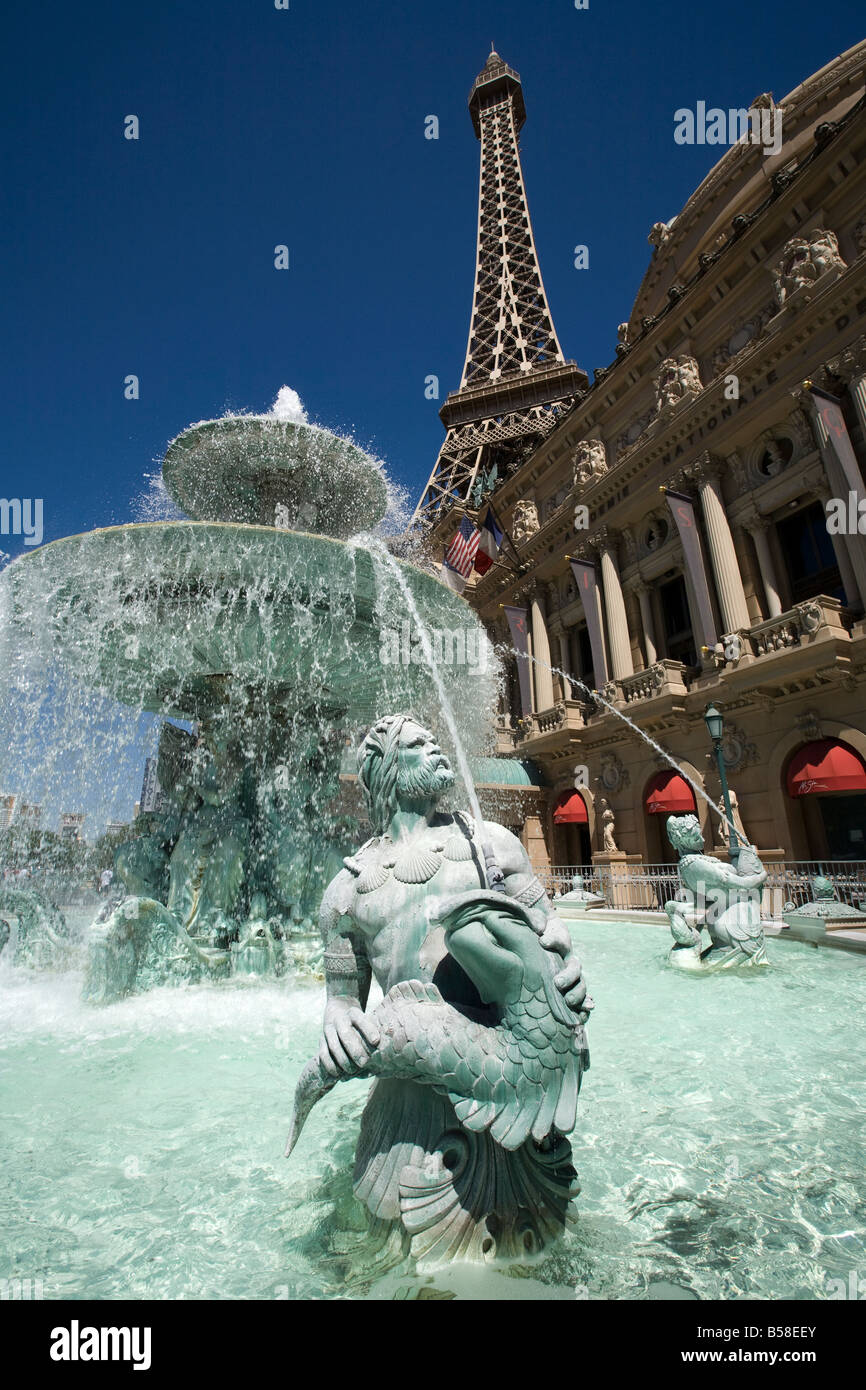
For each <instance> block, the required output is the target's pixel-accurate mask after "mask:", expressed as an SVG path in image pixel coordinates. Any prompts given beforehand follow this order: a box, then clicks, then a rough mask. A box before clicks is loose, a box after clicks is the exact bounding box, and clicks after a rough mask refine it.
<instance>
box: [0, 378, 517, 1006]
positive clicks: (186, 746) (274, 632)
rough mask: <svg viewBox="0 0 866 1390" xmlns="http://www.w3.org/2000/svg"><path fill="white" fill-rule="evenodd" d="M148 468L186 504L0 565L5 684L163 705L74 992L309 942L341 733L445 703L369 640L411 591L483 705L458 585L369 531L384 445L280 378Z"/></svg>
mask: <svg viewBox="0 0 866 1390" xmlns="http://www.w3.org/2000/svg"><path fill="white" fill-rule="evenodd" d="M163 480H164V483H165V487H166V490H167V492H168V495H169V496H170V497H171V498H172V499H173V501H174V502H175V503H176V504H177V505H178V506H179V507H181V508H182V509H183V510H184V511H185V512H186V514H187V515H188V517H189V518H190V519H189V520H171V521H160V522H151V523H137V524H130V525H124V526H117V527H109V528H106V529H102V530H97V531H93V532H89V533H87V534H85V535H80V536H74V537H71V538H68V539H66V540H62V541H55V542H53V543H52V544H49V545H46V546H44V547H43V548H42V549H40V550H38V551H35V552H33V553H32V554H29V555H28V556H26V557H25V558H23V559H21V560H19V561H17V562H16V563H15V564H13V565H11V566H10V567H9V568H8V569H7V570H6V571H5V572H4V574H3V576H2V588H3V591H4V592H3V595H2V603H3V608H4V612H5V621H4V622H2V623H0V630H2V635H3V636H4V637H5V643H6V657H7V660H6V682H7V690H6V695H7V702H8V701H10V700H11V699H12V698H14V695H15V693H17V694H18V695H19V696H20V695H21V692H22V691H27V692H29V691H32V690H33V688H34V686H35V685H37V684H39V685H41V686H43V687H49V688H54V687H55V686H59V685H60V684H61V682H65V683H67V684H71V686H72V694H71V695H67V701H68V702H70V703H71V702H72V701H73V700H74V694H75V690H76V689H77V690H81V691H86V690H88V689H96V690H98V691H99V692H100V693H101V694H102V695H104V696H106V695H107V696H109V697H111V698H112V699H113V700H114V701H116V702H119V703H120V704H121V705H123V706H127V707H130V708H131V709H132V710H134V711H138V712H142V711H144V712H149V713H151V714H154V715H158V716H161V717H162V719H163V720H164V721H166V722H165V723H164V725H163V732H162V736H161V739H160V749H159V781H160V786H161V796H162V802H161V805H160V806H159V807H158V809H157V810H156V811H152V812H148V813H146V814H144V815H142V817H141V819H140V823H138V824H137V825H136V827H135V829H136V834H135V838H134V839H133V841H132V842H131V843H130V844H128V845H125V846H123V847H122V849H121V851H120V853H119V855H118V859H117V865H116V867H117V873H118V877H119V879H120V880H121V881H122V882H123V883H124V885H125V886H126V889H127V892H128V896H127V897H126V898H125V900H124V901H123V902H122V903H120V904H119V905H118V907H117V909H116V911H115V912H114V913H113V914H112V915H111V916H110V917H109V918H108V920H106V921H102V922H97V923H95V924H94V927H93V930H92V933H91V937H90V953H89V961H88V968H87V976H86V981H85V995H86V997H87V998H90V999H91V1000H93V1001H99V1002H106V1001H108V1000H111V999H116V998H118V997H121V996H123V995H125V994H128V993H131V992H137V991H139V990H141V989H147V988H151V987H152V986H153V985H155V984H158V983H161V982H170V981H195V980H201V979H206V978H221V977H223V976H226V975H229V974H232V973H237V972H239V973H258V972H259V971H261V970H266V971H268V972H270V973H276V974H279V973H280V972H281V970H283V969H284V968H285V967H286V964H287V962H290V961H292V960H293V959H296V958H297V956H298V954H299V953H297V952H293V950H292V947H291V942H292V939H293V938H295V940H296V941H297V938H298V937H300V938H302V939H306V941H307V942H309V938H310V936H311V934H312V933H313V931H314V922H315V914H316V910H317V907H318V901H319V898H320V897H321V893H322V890H323V888H324V886H325V884H326V883H327V882H328V880H329V879H330V878H331V877H332V876H333V873H334V872H335V871H336V869H337V868H338V867H339V865H340V861H341V859H342V855H343V854H344V853H345V852H346V850H347V849H348V847H349V843H350V840H351V838H352V837H353V834H354V821H353V819H352V817H351V815H350V814H347V811H346V808H345V806H344V805H342V804H341V800H340V772H341V765H342V761H343V757H344V753H345V751H346V746H347V744H349V743H351V742H352V740H353V738H354V737H355V735H356V734H357V733H358V732H359V731H360V730H361V728H362V727H363V726H365V725H367V724H369V723H370V721H371V720H372V719H374V718H375V717H376V716H377V715H378V714H380V713H382V712H383V711H384V710H387V709H388V708H394V707H396V708H400V707H404V706H411V707H412V708H413V709H415V710H416V711H418V713H419V715H421V716H427V717H430V718H432V717H433V716H434V714H435V713H436V711H437V709H438V705H439V698H438V693H437V690H436V686H435V683H434V682H433V680H432V679H431V676H430V671H429V669H428V667H427V666H426V665H425V664H423V663H419V662H417V661H410V662H394V661H388V660H386V655H387V653H386V652H385V647H386V645H387V644H386V638H387V635H388V633H389V631H390V630H391V629H392V628H393V627H395V626H396V625H397V622H398V620H399V618H402V615H403V612H404V610H405V601H404V595H405V593H407V592H408V593H409V594H410V596H411V598H412V602H413V604H415V605H417V610H416V611H417V612H418V614H419V615H420V613H422V612H423V615H424V624H425V625H426V626H429V627H430V628H434V629H436V630H437V631H441V632H446V633H449V634H454V633H457V634H458V635H460V636H461V638H462V639H463V647H464V649H465V647H466V645H467V641H466V639H467V637H468V638H469V639H471V642H470V645H471V646H472V650H474V651H475V652H477V653H479V654H480V655H481V656H482V657H483V658H485V659H484V660H482V661H479V662H477V663H476V664H475V666H474V667H470V666H468V665H466V664H463V665H454V666H453V667H452V668H451V670H450V671H449V683H450V685H451V690H452V697H453V698H454V703H455V705H456V706H457V707H458V708H459V709H461V719H462V724H463V727H464V729H465V731H466V732H467V735H468V741H469V743H470V745H475V746H478V747H479V748H480V747H483V743H484V737H485V733H486V728H487V725H488V723H489V718H488V715H487V714H486V713H485V711H487V710H492V709H493V708H494V705H495V689H496V680H497V676H496V663H495V661H494V660H493V659H492V657H491V658H490V659H487V657H488V650H487V639H486V637H485V635H484V633H483V630H482V629H481V627H480V624H479V623H478V620H477V619H476V618H475V616H474V614H473V613H472V611H471V609H470V608H469V607H468V605H467V604H466V603H464V602H463V600H462V599H460V598H459V597H458V596H457V595H455V594H453V593H452V592H451V591H450V590H449V589H448V588H447V587H446V586H445V585H444V584H441V583H440V582H439V581H438V580H437V579H436V578H434V577H433V576H432V575H430V574H428V573H426V572H423V571H422V570H420V569H417V568H415V567H414V566H412V565H410V564H408V563H406V562H405V561H398V560H394V559H393V558H392V557H391V556H390V554H388V552H387V550H386V548H385V547H384V546H383V545H382V544H381V543H377V542H375V541H374V539H373V538H372V537H370V538H369V539H366V540H365V537H364V534H363V533H366V532H370V531H372V529H373V528H375V527H376V526H377V525H378V524H379V523H380V522H381V520H382V518H383V517H384V516H385V513H386V511H387V509H388V506H389V485H388V483H387V480H386V477H385V475H384V472H383V470H382V467H381V465H380V464H379V463H378V462H377V461H376V460H375V459H373V458H371V457H370V456H369V455H368V454H366V453H365V452H364V451H363V450H361V449H360V448H359V447H358V446H357V445H356V444H354V443H353V442H351V441H349V440H346V439H343V438H340V437H339V436H337V435H335V434H333V433H331V432H330V431H328V430H325V429H323V428H321V427H319V426H317V425H314V424H311V423H310V422H309V421H308V420H307V418H306V416H305V414H304V412H303V409H302V407H301V405H300V402H299V400H298V398H297V397H296V396H295V393H294V392H291V391H289V390H288V388H283V390H282V391H281V392H280V395H279V397H278V400H277V404H276V406H275V409H274V411H273V412H271V413H270V414H269V415H231V416H227V417H225V418H223V419H220V420H212V421H207V422H204V423H201V424H198V425H194V426H192V427H190V428H189V429H187V430H185V431H184V432H183V433H182V434H181V435H179V436H178V438H176V439H175V440H174V441H173V442H172V443H171V444H170V446H169V448H168V451H167V453H166V456H165V461H164V467H163ZM52 670H57V672H58V676H57V680H56V681H54V680H53V679H51V678H50V677H49V676H48V674H47V673H49V672H51V671H52ZM16 681H17V692H16V691H15V689H14V687H15V683H16ZM10 684H11V686H12V687H13V689H12V691H11V693H10ZM26 722H27V721H26V719H23V720H22V723H24V724H26ZM184 725H185V726H186V727H184ZM456 732H457V731H456V726H455V728H454V729H453V730H452V744H453V735H456ZM82 742H83V743H86V736H85V739H84V740H82ZM454 751H455V754H456V753H457V750H456V748H455V749H454ZM82 755H83V756H86V754H84V753H83V754H82ZM458 756H459V755H458ZM94 775H98V774H97V773H95V774H94ZM300 954H301V955H303V951H301V952H300ZM309 954H310V953H309V952H307V956H308V957H309Z"/></svg>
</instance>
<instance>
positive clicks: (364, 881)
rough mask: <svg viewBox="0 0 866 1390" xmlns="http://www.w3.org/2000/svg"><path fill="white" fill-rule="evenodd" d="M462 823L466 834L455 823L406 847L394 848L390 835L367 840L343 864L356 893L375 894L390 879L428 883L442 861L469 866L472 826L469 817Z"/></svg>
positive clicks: (400, 881)
mask: <svg viewBox="0 0 866 1390" xmlns="http://www.w3.org/2000/svg"><path fill="white" fill-rule="evenodd" d="M462 819H463V818H461V820H462ZM463 823H464V824H465V826H466V830H465V832H464V831H463V830H462V829H461V827H460V822H458V821H457V820H455V822H454V824H453V825H452V826H443V827H442V829H441V831H440V830H438V829H436V830H434V831H433V832H432V833H429V832H428V833H427V834H426V835H425V836H424V837H423V839H421V840H416V841H410V842H408V843H406V844H400V843H398V844H395V843H394V841H393V840H392V839H391V837H390V835H380V836H378V837H377V838H376V839H374V840H368V841H367V843H366V844H365V845H363V846H362V848H361V849H360V850H359V851H358V853H357V854H354V855H351V856H350V857H349V858H348V859H344V860H343V863H344V864H345V866H346V868H347V869H348V870H349V872H350V873H351V874H353V875H355V878H356V882H355V890H356V892H358V893H375V892H376V891H377V890H378V889H379V888H384V887H385V885H386V884H387V883H389V882H390V880H391V877H392V876H393V877H394V878H395V879H397V881H398V882H399V883H407V884H421V883H429V882H430V880H431V879H432V878H433V877H434V876H435V875H436V874H437V873H438V872H439V870H440V869H441V867H442V863H443V861H444V860H446V859H447V860H449V861H450V862H451V863H452V864H462V863H466V862H468V861H469V860H470V859H471V858H472V838H471V837H472V833H473V830H474V825H473V823H472V821H471V820H470V818H469V817H466V818H465V821H463Z"/></svg>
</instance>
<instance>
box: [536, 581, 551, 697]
mask: <svg viewBox="0 0 866 1390" xmlns="http://www.w3.org/2000/svg"><path fill="white" fill-rule="evenodd" d="M531 613H532V655H533V656H534V658H535V660H534V661H533V663H532V674H533V679H534V683H535V709H536V712H540V711H541V710H545V709H552V708H553V675H552V674H551V670H550V667H551V665H552V663H551V660H550V642H549V640H548V637H547V623H546V621H545V616H546V615H545V611H544V594H543V592H542V590H541V588H540V587H539V588H537V589H535V590H534V592H533V594H532V606H531ZM539 663H541V664H539Z"/></svg>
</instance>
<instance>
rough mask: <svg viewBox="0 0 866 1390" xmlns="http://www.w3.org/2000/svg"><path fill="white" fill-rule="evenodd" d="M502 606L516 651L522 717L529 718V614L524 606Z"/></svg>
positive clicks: (530, 712)
mask: <svg viewBox="0 0 866 1390" xmlns="http://www.w3.org/2000/svg"><path fill="white" fill-rule="evenodd" d="M502 607H503V609H504V611H505V616H506V618H507V619H508V629H509V631H510V633H511V645H512V646H513V648H514V650H515V651H516V652H517V675H518V677H519V679H520V708H521V710H522V711H523V717H524V719H529V718H530V717H531V715H532V683H531V681H530V679H529V632H528V629H527V618H528V616H529V615H528V613H527V611H526V609H525V608H512V607H510V606H509V605H508V604H507V603H503V605H502Z"/></svg>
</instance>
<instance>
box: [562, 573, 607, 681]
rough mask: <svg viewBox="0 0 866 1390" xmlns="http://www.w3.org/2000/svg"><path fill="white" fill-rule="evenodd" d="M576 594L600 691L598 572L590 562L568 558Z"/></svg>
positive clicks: (602, 664) (603, 675) (603, 664)
mask: <svg viewBox="0 0 866 1390" xmlns="http://www.w3.org/2000/svg"><path fill="white" fill-rule="evenodd" d="M568 563H569V564H570V565H571V572H572V574H573V575H574V582H575V583H576V585H577V592H578V593H579V594H580V599H581V602H582V604H583V612H584V616H585V617H586V630H587V632H588V633H589V645H590V647H591V648H592V669H593V674H594V676H595V688H596V690H600V689H601V687H602V686H603V685H606V684H607V662H606V661H605V659H604V635H603V633H602V630H601V614H600V612H599V606H598V571H597V570H596V567H595V565H594V564H593V562H592V560H575V559H574V558H573V557H572V556H569V557H568Z"/></svg>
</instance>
